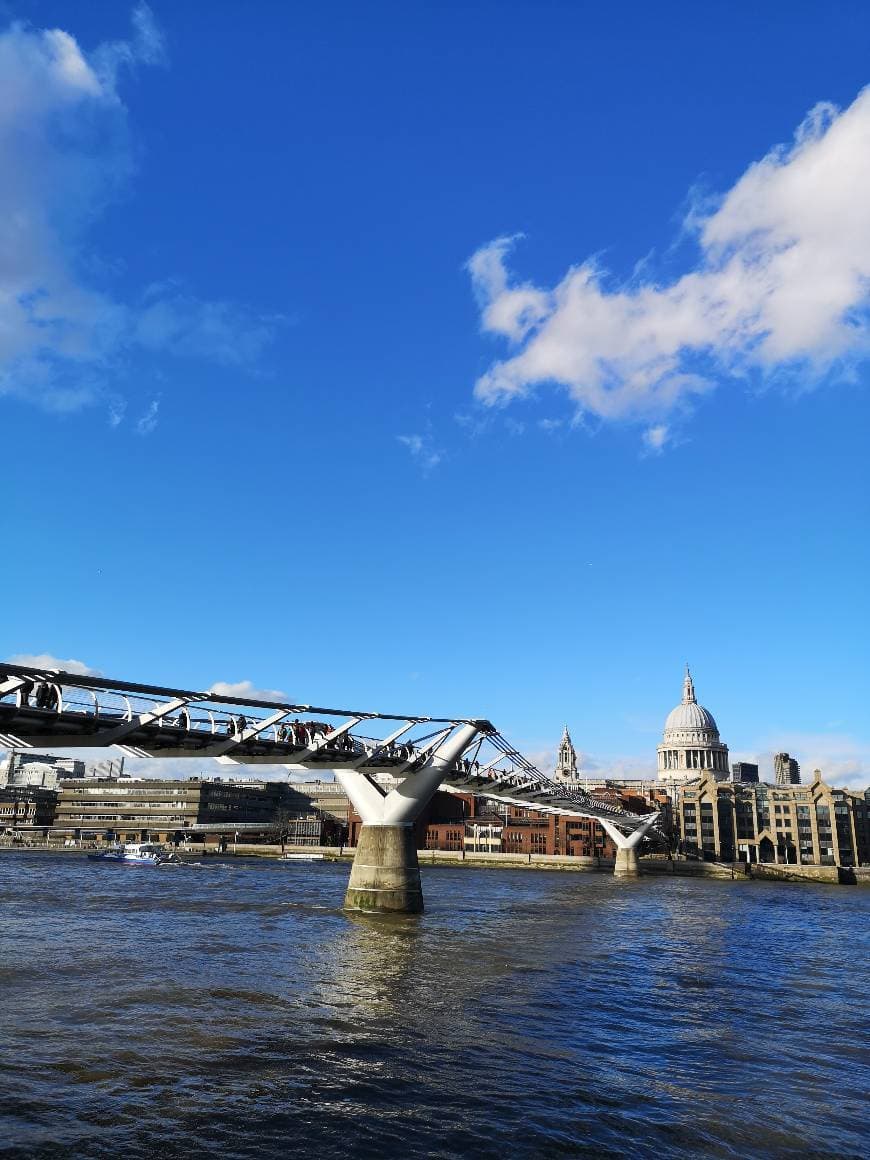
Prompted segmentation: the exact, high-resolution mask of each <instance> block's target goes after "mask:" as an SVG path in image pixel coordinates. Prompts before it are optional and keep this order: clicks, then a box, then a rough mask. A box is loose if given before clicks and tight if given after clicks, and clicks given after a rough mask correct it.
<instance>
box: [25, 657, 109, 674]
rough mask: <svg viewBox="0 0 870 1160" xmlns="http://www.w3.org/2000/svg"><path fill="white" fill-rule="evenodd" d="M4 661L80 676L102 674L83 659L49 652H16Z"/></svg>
mask: <svg viewBox="0 0 870 1160" xmlns="http://www.w3.org/2000/svg"><path fill="white" fill-rule="evenodd" d="M6 663H7V664H9V665H27V666H29V667H30V668H32V669H59V670H60V671H61V672H64V673H76V674H77V675H78V676H82V677H101V676H102V675H103V674H102V673H101V672H100V670H99V669H94V668H91V666H90V665H86V664H85V662H84V661H77V660H75V659H74V658H73V657H68V658H67V659H66V660H62V659H61V658H60V657H56V656H52V654H51V653H16V654H15V656H12V657H7V658H6Z"/></svg>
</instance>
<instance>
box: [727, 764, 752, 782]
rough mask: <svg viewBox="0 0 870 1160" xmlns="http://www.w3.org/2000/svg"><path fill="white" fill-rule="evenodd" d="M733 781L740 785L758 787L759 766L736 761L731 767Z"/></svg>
mask: <svg viewBox="0 0 870 1160" xmlns="http://www.w3.org/2000/svg"><path fill="white" fill-rule="evenodd" d="M731 780H732V781H734V782H737V784H738V785H758V766H757V765H753V764H752V762H751V761H735V762H734V764H733V765H732V766H731Z"/></svg>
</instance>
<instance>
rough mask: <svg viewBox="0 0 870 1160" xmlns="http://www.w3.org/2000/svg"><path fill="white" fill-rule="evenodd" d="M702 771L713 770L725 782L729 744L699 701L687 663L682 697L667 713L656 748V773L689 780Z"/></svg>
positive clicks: (711, 715) (678, 779)
mask: <svg viewBox="0 0 870 1160" xmlns="http://www.w3.org/2000/svg"><path fill="white" fill-rule="evenodd" d="M702 770H712V771H713V773H714V776H715V777H716V780H717V781H725V780H726V779H727V778H728V775H729V767H728V746H727V745H725V744H724V742H722V741H721V740H720V738H719V728H718V726H717V725H716V721H715V719H714V717H713V714H712V713H711V712H710V710H709V709H705V708H704V706H703V705H699V704H698V701H697V699H696V697H695V685H694V682H693V681H692V674H691V673H690V672H689V668H688V666H686V676H685V679H684V681H683V699H682V701H681V702H680V704H679V705H677V707H676V708H675V709H673V710H671V712H670V713H669V714H668V719H667V721H665V731H664V734H663V735H662V743H661V745H659V747H658V775H659V778H660V779H667V780H671V781H688V780H689V779H690V778H694V777H698V776H699V772H700V771H702Z"/></svg>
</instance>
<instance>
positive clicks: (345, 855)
mask: <svg viewBox="0 0 870 1160" xmlns="http://www.w3.org/2000/svg"><path fill="white" fill-rule="evenodd" d="M90 848H91V847H90V845H88V846H81V847H78V848H72V849H71V848H69V847H63V846H61V845H59V844H58V843H57V842H51V843H45V842H33V843H26V844H24V843H14V844H13V843H10V842H5V841H2V842H0V852H2V851H4V850H10V851H17V850H45V851H52V852H54V853H58V854H72V855H75V854H84V853H86V852H88V851H89V850H90ZM178 852H179V853H180V854H181V855H182V856H183V855H185V854H186V855H187V856H189V857H190V856H195V857H209V858H211V857H216V856H219V857H223V858H226V857H233V856H234V855H235V856H236V857H239V858H241V857H244V858H280V857H281V847H280V846H278V845H254V844H249V843H247V842H237V843H236V844H235V846H233V844H232V843H230V845H229V847H228V848H227V850H226V851H225V852H224V853H219V852H218V851H217V850H216V849H215V848H214V847H212V846H209V847H206V848H205V849H203V847H202V846H200V845H190V846H187V847H182V848H181V850H179V851H178ZM286 853H287V854H299V855H301V856H302V857H311V856H315V857H322V858H323V859H324V861H331V862H347V863H350V862H352V861H353V858H354V855H355V854H356V848H355V847H354V846H344V847H337V846H288V847H286ZM417 857H418V859H419V862H420V865H421V866H456V867H462V866H478V867H487V866H490V867H493V868H498V867H504V868H509V869H516V870H562V871H568V872H574V873H576V872H578V871H585V872H588V873H594V872H595V871H604V872H608V873H612V872H613V859H612V858H581V857H575V856H573V855H569V854H501V853H475V852H472V851H469V850H418V851H417ZM291 860H292V859H291ZM639 868H640V873H641V875H642V876H644V877H675V878H719V879H726V880H728V881H746V882H750V881H755V880H760V881H768V882H823V883H828V884H831V885H838V884H839V885H849V886H855V885H857V886H870V866H858V867H851V866H785V865H778V864H776V863H773V862H761V863H753V864H752V865H749V866H747V865H746V863H744V862H733V863H732V862H694V861H683V860H675V859H669V858H665V857H662V856H661V855H653V856H652V857H649V856H648V857H645V858H640V859H639Z"/></svg>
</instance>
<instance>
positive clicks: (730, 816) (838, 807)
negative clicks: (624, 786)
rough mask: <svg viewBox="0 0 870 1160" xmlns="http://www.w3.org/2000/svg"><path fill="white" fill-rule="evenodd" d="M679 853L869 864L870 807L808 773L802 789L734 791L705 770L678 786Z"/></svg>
mask: <svg viewBox="0 0 870 1160" xmlns="http://www.w3.org/2000/svg"><path fill="white" fill-rule="evenodd" d="M676 822H677V828H678V837H679V842H680V846H681V848H682V850H683V852H684V853H688V854H694V855H696V856H701V857H704V858H707V859H710V860H715V861H719V862H735V861H739V862H774V863H783V864H785V865H819V866H862V865H867V864H868V863H870V803H868V800H867V796H866V795H865V794H860V793H855V792H853V791H851V790H847V789H835V788H833V787H832V786H829V785H827V784H826V783H825V782H824V781H822V775H821V773H820V771H819V770H815V771H814V772H813V781H812V783H811V784H810V785H765V784H763V783H762V784H758V785H752V784H748V785H747V784H740V783H737V784H735V783H733V782H727V783H724V784H723V783H722V782H720V781H718V780H717V778H716V776H715V774H714V773H713V772H712V771H711V772H709V773H705V774H704V775H702V776H701V777H700V778H698V779H697V780H696V781H692V782H687V783H686V784H684V785H682V786H680V788H679V791H678V801H677V810H676Z"/></svg>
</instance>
